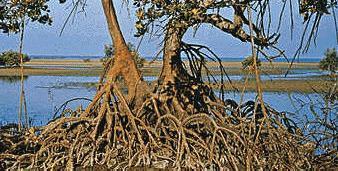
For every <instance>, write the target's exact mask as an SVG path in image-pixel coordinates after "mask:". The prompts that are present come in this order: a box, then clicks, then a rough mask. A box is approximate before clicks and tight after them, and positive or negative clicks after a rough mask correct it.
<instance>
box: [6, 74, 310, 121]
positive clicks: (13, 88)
mask: <svg viewBox="0 0 338 171" xmlns="http://www.w3.org/2000/svg"><path fill="white" fill-rule="evenodd" d="M153 79H155V78H149V79H146V80H153ZM19 80H20V77H0V121H1V122H16V121H17V113H18V107H19V97H20V82H19ZM98 80H99V78H98V77H75V76H29V77H25V92H26V99H27V107H28V114H29V117H30V118H31V121H32V123H33V124H34V125H42V124H45V123H47V122H48V121H49V120H50V119H52V118H53V114H54V113H55V112H56V109H59V108H60V107H61V105H62V104H63V103H64V102H66V101H67V100H70V99H74V98H88V99H92V98H93V96H94V94H95V92H96V88H95V85H96V83H97V82H98ZM291 96H292V97H295V98H297V99H301V100H303V101H306V100H307V98H308V96H312V95H307V96H305V95H303V94H299V93H293V94H292V95H290V94H288V93H272V92H265V93H264V99H265V101H266V102H267V103H268V104H269V105H271V107H273V108H275V109H276V110H279V111H288V112H290V113H297V105H294V102H292V101H291V100H290V99H291V98H290V97H291ZM240 97H241V95H240V94H239V93H233V92H229V93H227V94H226V97H225V98H229V99H234V100H236V101H237V102H239V101H240ZM255 97H256V94H255V93H252V92H247V93H245V95H244V99H245V101H248V100H253V99H255ZM88 103H89V101H86V100H82V101H72V102H71V103H69V104H68V105H67V107H70V108H72V109H76V108H77V107H78V106H80V105H82V106H83V107H85V106H87V105H88ZM305 112H308V111H304V112H300V113H305Z"/></svg>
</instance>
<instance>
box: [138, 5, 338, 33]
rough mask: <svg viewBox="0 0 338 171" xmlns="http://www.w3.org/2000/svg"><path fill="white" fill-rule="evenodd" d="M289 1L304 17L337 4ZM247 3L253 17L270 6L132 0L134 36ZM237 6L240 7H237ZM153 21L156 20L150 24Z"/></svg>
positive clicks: (188, 24) (200, 19)
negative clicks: (251, 8)
mask: <svg viewBox="0 0 338 171" xmlns="http://www.w3.org/2000/svg"><path fill="white" fill-rule="evenodd" d="M286 2H287V1H285V0H279V1H277V2H276V3H281V8H282V6H283V5H282V4H284V3H286ZM287 3H288V2H287ZM290 3H294V5H295V6H296V5H298V6H299V13H300V14H302V15H303V16H304V19H305V20H306V19H308V18H309V16H311V15H312V14H316V13H319V14H321V15H322V14H329V12H328V10H329V9H330V8H337V0H330V1H328V0H299V1H298V2H296V1H295V2H293V0H290ZM248 4H250V6H252V7H255V9H257V10H255V13H254V15H256V16H255V17H254V18H257V20H264V19H263V18H264V17H262V16H264V15H265V14H266V13H267V6H270V1H269V0H261V1H229V0H194V1H191V0H152V1H149V0H134V5H135V6H136V8H137V11H136V16H137V18H138V20H137V21H136V24H135V27H136V29H137V31H138V32H137V34H136V36H141V35H143V34H145V33H146V32H147V31H149V30H154V28H153V27H154V25H156V24H157V25H163V24H166V26H169V27H170V26H174V27H176V28H188V27H191V26H199V24H202V23H206V22H207V21H206V20H205V19H206V16H208V15H212V14H216V15H222V13H224V11H228V12H230V13H232V11H233V10H234V9H236V10H237V11H242V12H243V14H244V13H245V11H247V8H245V7H246V6H247V5H248ZM241 6H242V7H243V8H242V9H240V10H238V8H239V7H241ZM231 8H233V9H231ZM283 8H284V7H283ZM241 15H242V14H240V15H239V16H241ZM223 16H224V17H225V18H227V19H226V20H229V18H230V17H229V14H227V16H226V15H223ZM235 20H236V19H235ZM235 20H234V21H233V22H234V23H235V22H236V21H235ZM154 22H157V23H156V24H154ZM242 22H243V21H242ZM244 23H246V24H247V21H244ZM239 25H240V24H239Z"/></svg>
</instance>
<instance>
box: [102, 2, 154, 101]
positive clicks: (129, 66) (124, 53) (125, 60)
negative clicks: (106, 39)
mask: <svg viewBox="0 0 338 171" xmlns="http://www.w3.org/2000/svg"><path fill="white" fill-rule="evenodd" d="M102 6H103V10H104V13H105V16H106V19H107V24H108V29H109V33H110V35H111V38H112V41H113V45H114V48H115V55H114V56H115V57H114V58H115V59H114V63H113V66H111V67H109V68H110V69H109V70H108V71H107V75H106V76H105V77H106V78H105V79H106V82H107V83H108V84H109V83H111V82H113V81H115V80H116V78H117V76H120V75H121V76H122V77H123V79H124V81H125V84H126V86H127V88H128V102H132V101H133V99H134V98H135V96H137V94H138V92H143V94H144V92H145V90H143V89H147V85H146V83H145V82H144V81H143V79H142V78H141V74H140V73H139V71H138V69H137V65H136V62H135V60H134V58H133V55H132V54H131V53H130V51H129V50H128V46H127V44H126V42H125V40H124V37H123V35H122V32H121V29H120V27H119V23H118V20H117V16H116V13H115V8H114V5H113V2H112V0H102ZM138 85H139V88H140V89H142V90H141V91H140V90H137V87H138Z"/></svg>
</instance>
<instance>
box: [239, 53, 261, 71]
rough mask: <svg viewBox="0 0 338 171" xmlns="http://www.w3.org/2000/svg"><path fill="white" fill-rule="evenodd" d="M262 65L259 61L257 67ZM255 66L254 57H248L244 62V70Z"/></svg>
mask: <svg viewBox="0 0 338 171" xmlns="http://www.w3.org/2000/svg"><path fill="white" fill-rule="evenodd" d="M261 65H262V62H261V60H259V59H257V67H260V66H261ZM253 66H254V58H253V57H252V56H248V57H246V58H245V59H244V60H243V61H242V69H250V68H253Z"/></svg>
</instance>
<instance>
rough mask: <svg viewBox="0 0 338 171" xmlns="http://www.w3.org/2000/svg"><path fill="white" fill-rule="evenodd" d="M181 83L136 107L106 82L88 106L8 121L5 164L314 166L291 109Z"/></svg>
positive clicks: (47, 166)
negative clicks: (27, 122)
mask: <svg viewBox="0 0 338 171" xmlns="http://www.w3.org/2000/svg"><path fill="white" fill-rule="evenodd" d="M181 86H182V87H180V88H179V89H177V86H173V87H170V86H169V85H166V86H163V87H162V88H160V89H159V91H157V92H155V93H154V94H153V95H151V96H150V97H148V98H147V99H146V100H145V101H144V103H143V105H142V107H141V108H139V109H137V110H134V111H133V110H131V109H130V108H129V106H128V104H127V101H126V100H125V98H124V96H123V95H122V93H121V92H120V91H119V90H118V88H117V87H116V85H115V84H111V85H109V86H108V85H105V86H104V88H102V89H103V90H104V91H102V92H101V93H99V94H98V96H97V98H95V99H94V100H93V102H92V103H91V104H90V105H89V106H88V108H87V109H86V110H85V111H81V110H79V111H78V112H75V111H74V112H75V113H77V114H74V115H69V116H68V115H67V117H66V116H65V117H60V118H58V119H56V120H54V121H52V122H50V123H49V124H48V125H46V126H45V127H43V128H41V129H37V128H31V129H30V130H27V131H26V132H24V134H20V133H17V132H10V131H9V130H8V129H2V130H3V131H5V132H2V133H1V141H0V144H1V146H2V147H4V148H2V149H1V154H0V167H1V168H9V169H17V168H43V169H51V168H58V167H67V168H68V169H74V168H77V167H92V166H102V167H105V168H114V169H126V168H130V167H154V168H211V169H219V168H228V169H243V168H248V169H257V168H267V169H272V168H274V169H282V168H284V169H292V168H298V169H300V168H308V167H310V166H311V163H312V161H311V157H309V156H310V155H311V154H312V152H313V151H311V150H312V149H313V147H312V146H311V145H309V144H304V143H302V140H303V139H302V136H301V135H299V134H298V133H297V128H296V126H295V125H292V124H285V123H286V122H287V121H288V119H287V118H285V116H283V115H280V114H279V113H278V112H276V111H274V110H273V109H271V108H267V110H268V112H269V116H268V117H264V116H263V115H262V113H261V110H260V109H259V108H260V107H259V106H260V105H259V104H256V103H255V102H252V101H249V102H247V103H244V104H243V105H240V106H239V105H238V104H237V103H236V102H234V101H232V100H226V101H225V102H219V101H217V99H216V98H213V95H212V92H210V91H209V90H210V89H209V88H208V87H206V85H203V84H200V85H198V84H195V83H187V84H181ZM197 89H198V90H199V91H196V90H197ZM196 93H198V94H196ZM196 98H198V99H196ZM201 103H203V104H201ZM289 123H290V122H289ZM6 130H7V131H6Z"/></svg>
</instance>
